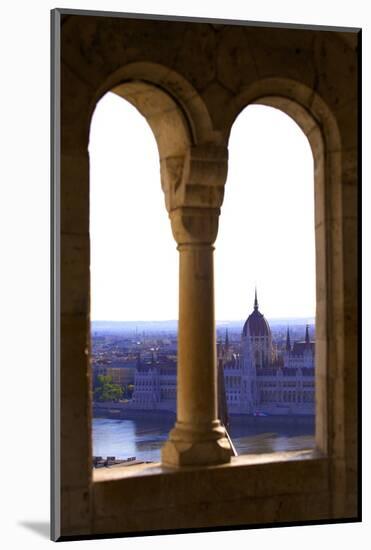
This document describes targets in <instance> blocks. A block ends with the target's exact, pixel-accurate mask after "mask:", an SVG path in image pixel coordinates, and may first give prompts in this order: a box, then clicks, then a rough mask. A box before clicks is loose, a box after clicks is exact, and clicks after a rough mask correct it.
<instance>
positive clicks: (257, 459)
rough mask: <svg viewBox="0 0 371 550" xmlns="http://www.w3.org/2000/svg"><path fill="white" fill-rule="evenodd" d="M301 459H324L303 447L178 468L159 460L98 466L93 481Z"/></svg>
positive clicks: (99, 481) (315, 452)
mask: <svg viewBox="0 0 371 550" xmlns="http://www.w3.org/2000/svg"><path fill="white" fill-rule="evenodd" d="M303 460H319V461H321V462H322V461H323V460H326V459H325V458H324V457H323V456H322V455H321V454H320V453H319V452H318V451H316V450H313V449H305V450H301V451H287V452H277V453H262V454H246V455H242V456H237V457H232V458H231V462H229V463H226V464H217V465H211V466H202V467H200V466H186V467H179V468H171V467H169V466H162V465H161V463H160V462H153V463H143V464H134V465H132V466H122V465H118V466H112V467H110V468H99V469H96V470H93V476H92V477H93V483H101V482H107V481H115V480H120V479H127V478H133V477H143V476H155V475H166V474H181V473H182V472H189V471H200V470H215V469H222V468H223V469H224V468H243V469H247V468H248V467H249V466H254V465H260V466H261V465H264V464H267V465H269V464H272V463H277V462H278V463H279V462H281V463H285V462H293V461H303Z"/></svg>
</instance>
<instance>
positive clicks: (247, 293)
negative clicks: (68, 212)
mask: <svg viewBox="0 0 371 550" xmlns="http://www.w3.org/2000/svg"><path fill="white" fill-rule="evenodd" d="M89 151H90V174H91V176H90V177H91V191H90V206H91V213H90V231H91V308H92V309H91V318H92V319H93V320H122V321H125V320H165V319H176V318H177V316H178V252H177V250H176V244H175V241H174V240H173V237H172V234H171V229H170V221H169V218H168V215H167V212H166V209H165V202H164V195H163V192H162V190H161V183H160V172H159V160H158V153H157V146H156V142H155V139H154V137H153V134H152V132H151V130H150V128H149V126H148V125H147V122H146V121H145V119H144V118H143V117H142V116H141V115H140V114H139V113H138V111H136V110H135V108H134V107H132V106H131V105H130V104H129V103H128V102H126V101H125V100H123V99H121V98H119V97H117V96H116V95H114V94H112V93H109V94H106V96H104V97H103V98H102V99H101V101H100V102H99V103H98V105H97V108H96V110H95V113H94V116H93V120H92V124H91V131H90V144H89ZM215 246H216V250H215V301H216V318H217V319H218V320H228V319H229V320H233V319H243V318H245V317H247V315H248V314H249V313H250V312H251V310H252V305H253V298H254V287H255V284H256V285H257V288H258V298H259V305H260V310H261V311H262V313H264V315H265V316H266V317H268V318H274V317H295V316H298V317H308V318H309V317H312V316H314V314H315V264H314V189H313V159H312V154H311V150H310V146H309V143H308V141H307V139H306V137H305V136H304V134H303V133H302V131H301V130H300V128H299V127H298V126H297V125H296V124H295V122H294V121H293V120H292V119H290V118H289V117H288V116H287V115H285V114H283V113H282V112H281V111H278V110H277V109H273V108H270V107H265V106H260V105H251V106H249V107H247V108H246V109H245V110H244V111H243V112H242V113H241V114H240V115H239V117H238V118H237V120H236V122H235V124H234V126H233V128H232V133H231V137H230V142H229V171H228V179H227V183H226V188H225V198H224V203H223V206H222V211H221V216H220V224H219V234H218V238H217V241H216V244H215Z"/></svg>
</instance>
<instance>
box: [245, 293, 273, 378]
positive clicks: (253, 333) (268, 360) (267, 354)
mask: <svg viewBox="0 0 371 550" xmlns="http://www.w3.org/2000/svg"><path fill="white" fill-rule="evenodd" d="M247 338H249V343H250V347H251V350H250V353H252V354H253V357H254V363H255V367H256V368H257V369H259V368H262V367H269V366H270V365H271V364H272V360H273V346H272V333H271V329H270V327H269V323H268V321H267V320H266V318H265V317H264V315H263V314H262V313H260V311H259V304H258V297H257V292H256V289H255V299H254V311H253V312H252V313H251V314H250V315H249V316H248V318H247V319H246V322H245V324H244V326H243V329H242V345H243V344H244V341H245V340H246V339H247Z"/></svg>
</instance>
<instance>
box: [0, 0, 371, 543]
mask: <svg viewBox="0 0 371 550" xmlns="http://www.w3.org/2000/svg"><path fill="white" fill-rule="evenodd" d="M367 4H368V3H367V2H365V1H364V0H352V1H351V2H349V1H346V2H344V1H337V2H324V1H323V0H321V1H316V0H311V2H305V3H304V2H297V1H291V2H290V1H286V0H281V1H280V2H275V1H274V0H272V1H270V2H267V1H264V0H260V1H259V2H254V3H252V2H249V3H244V2H237V1H236V2H235V1H233V0H228V1H227V2H223V3H218V4H215V3H214V2H210V3H208V2H200V1H193V0H192V1H191V0H188V1H187V2H174V1H172V2H171V1H156V2H149V1H140V0H136V1H127V2H119V1H106V2H102V1H100V2H98V1H94V0H89V1H86V2H73V1H72V0H71V1H70V2H68V4H67V5H64V6H61V5H59V6H58V5H57V6H56V5H55V4H54V3H53V2H47V1H41V0H39V1H38V2H26V1H18V2H16V3H14V4H10V3H8V4H6V5H5V6H4V5H3V6H2V10H1V23H2V24H1V32H0V41H1V43H0V55H1V64H0V70H1V86H0V94H1V101H0V132H1V162H0V168H1V178H0V186H1V201H0V236H1V248H0V250H1V256H0V259H1V263H0V277H1V285H0V323H1V326H0V338H1V352H0V364H1V379H0V380H1V385H0V396H1V397H0V404H1V427H2V432H1V443H2V447H1V452H0V459H1V463H0V472H1V474H2V475H1V486H0V499H1V506H2V509H1V526H2V529H1V544H2V546H3V547H4V548H6V549H12V548H32V549H33V548H41V547H44V546H45V545H51V544H52V543H51V542H50V541H49V540H48V538H47V532H48V528H47V522H48V518H49V349H50V346H49V330H50V324H49V307H50V304H49V262H50V258H49V242H50V239H49V220H50V215H49V104H50V100H49V93H50V73H49V62H50V57H49V44H50V39H49V36H50V27H49V19H50V14H49V10H50V9H52V8H54V7H68V8H80V9H96V10H102V9H104V10H106V11H107V10H112V11H128V12H137V13H141V12H142V13H158V14H173V15H188V16H204V17H206V16H209V17H218V18H236V19H245V20H248V19H250V20H256V21H280V22H293V23H306V24H328V25H344V26H357V27H359V26H362V27H363V29H364V35H363V56H364V63H363V66H364V91H363V97H364V98H365V102H364V106H363V119H364V133H365V135H366V134H367V137H368V139H367V140H366V138H365V142H364V151H368V150H369V148H370V140H369V127H370V118H369V113H370V109H369V102H367V98H369V97H371V90H370V78H369V77H370V70H369V66H370V58H369V56H368V55H367V54H368V52H369V51H370V36H369V29H368V27H369V24H370V16H369V15H367V14H366V9H367ZM363 178H364V182H365V184H364V191H363V208H364V210H365V209H366V206H365V205H366V204H367V206H368V210H369V211H370V204H369V200H370V191H369V185H368V182H369V181H370V170H369V162H368V159H367V158H366V155H364V176H363ZM369 231H370V222H369V220H366V219H364V229H363V232H364V251H365V252H366V248H367V246H368V247H370V243H369V239H368V238H367V237H368V235H369ZM369 259H370V258H369V254H365V256H364V268H363V270H364V273H363V279H364V281H367V280H369V279H370V266H369ZM365 286H366V285H365ZM363 301H364V329H363V333H364V339H365V355H364V365H365V368H364V370H363V388H364V391H363V393H364V394H366V389H367V388H369V387H370V385H369V382H370V375H369V368H370V367H369V364H370V347H369V344H368V342H367V341H366V338H367V333H366V330H367V329H368V330H369V327H370V322H369V306H370V298H369V285H368V286H367V287H366V288H365V290H364V298H363ZM368 340H369V338H368ZM365 401H366V399H365ZM368 401H369V400H368ZM369 413H370V407H369V405H367V403H365V411H364V421H363V422H364V427H365V429H364V434H365V436H364V439H363V448H364V489H363V490H364V518H365V522H364V523H363V524H349V525H337V526H316V527H300V528H284V529H282V528H280V529H264V530H251V531H239V532H224V533H214V534H190V535H182V536H179V535H174V536H167V537H164V536H161V537H147V538H135V539H125V540H122V539H116V540H115V539H113V540H109V541H108V540H103V541H102V540H98V541H87V542H81V541H80V542H72V543H69V544H70V545H71V546H72V547H82V546H83V545H84V546H85V547H91V548H117V547H122V546H123V545H125V547H126V548H133V549H134V548H137V549H142V548H164V549H167V548H170V547H173V545H174V544H176V545H177V547H179V548H186V547H187V546H188V545H193V546H195V547H198V546H201V545H208V546H209V547H211V546H212V545H213V546H215V547H219V546H222V545H227V546H228V547H231V548H232V547H233V546H242V547H249V548H256V547H259V548H271V547H272V548H273V547H274V548H275V549H283V548H294V547H296V548H300V549H309V548H313V547H317V548H323V547H325V546H326V545H327V546H329V545H336V547H337V548H347V549H348V548H349V547H352V546H354V547H357V548H358V547H359V548H365V547H366V535H367V534H368V535H370V528H369V519H370V513H369V501H370V499H369V498H368V494H367V493H370V489H371V487H370V474H369V472H370V468H369V464H370V445H369V443H370V437H369V435H368V432H369V420H370V417H369Z"/></svg>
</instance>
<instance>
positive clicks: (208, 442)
mask: <svg viewBox="0 0 371 550" xmlns="http://www.w3.org/2000/svg"><path fill="white" fill-rule="evenodd" d="M233 455H234V453H233V450H232V448H231V445H230V443H229V440H228V438H227V436H226V432H225V429H224V428H223V426H222V425H221V423H220V421H219V420H215V421H214V422H212V423H210V424H209V425H208V426H200V425H193V424H185V423H183V422H176V424H175V427H174V428H173V429H172V430H171V432H170V434H169V439H168V441H166V443H165V445H164V446H163V447H162V451H161V459H162V464H163V465H164V466H173V467H174V466H177V467H180V466H207V465H213V464H225V463H226V462H230V459H231V456H233Z"/></svg>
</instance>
